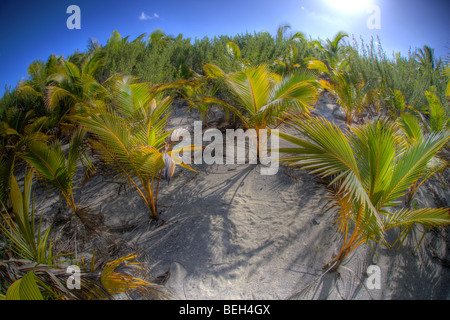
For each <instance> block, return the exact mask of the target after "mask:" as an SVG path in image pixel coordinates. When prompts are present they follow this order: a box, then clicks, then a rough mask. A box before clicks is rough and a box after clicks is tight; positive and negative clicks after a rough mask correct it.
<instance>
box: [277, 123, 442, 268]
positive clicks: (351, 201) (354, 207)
mask: <svg viewBox="0 0 450 320" xmlns="http://www.w3.org/2000/svg"><path fill="white" fill-rule="evenodd" d="M289 124H290V125H291V126H292V127H293V128H295V129H296V130H298V132H299V133H301V134H302V135H304V136H305V137H306V138H307V139H308V140H306V139H303V138H299V137H296V136H292V135H289V134H286V133H279V136H280V137H281V138H283V139H285V140H287V141H289V142H291V143H292V144H293V145H294V147H292V148H282V149H280V152H283V153H289V154H292V156H286V157H284V158H282V159H281V161H285V162H286V163H287V164H288V165H291V166H300V167H301V169H307V170H311V172H310V173H311V174H314V175H318V176H319V177H320V178H322V179H324V181H326V183H327V190H328V193H329V197H330V199H331V207H332V208H334V209H335V210H336V212H337V216H338V218H337V224H338V230H339V231H340V232H341V233H342V234H343V243H342V247H341V249H340V251H339V253H338V254H337V256H336V257H334V258H333V259H332V260H331V261H330V262H329V263H328V264H326V265H325V267H324V268H327V269H330V270H335V269H336V268H337V267H338V266H339V265H340V264H341V263H342V262H343V261H344V260H345V259H346V258H347V257H348V255H349V254H350V253H351V252H353V250H355V249H356V248H358V246H359V245H361V244H363V243H367V242H369V241H370V240H372V241H376V242H380V243H382V244H384V245H387V246H389V244H388V243H387V241H386V240H385V238H384V233H385V231H387V230H389V229H392V228H396V227H398V228H401V229H403V230H402V232H401V233H400V236H399V240H403V239H404V237H406V235H407V233H408V231H409V230H411V228H412V227H413V226H414V225H415V224H421V225H423V226H425V227H427V228H432V227H438V226H443V225H447V224H450V216H449V212H448V209H446V208H438V209H432V208H425V209H418V210H410V209H394V210H392V211H390V210H388V209H389V208H392V207H395V206H396V205H398V204H399V199H400V198H401V197H402V196H403V195H405V194H406V193H407V192H408V190H409V188H410V187H411V184H412V183H414V182H415V181H417V179H418V178H419V177H420V175H421V174H422V173H423V171H424V169H425V168H426V166H427V163H428V162H429V160H430V159H431V158H432V157H433V156H434V155H435V154H436V153H437V152H438V151H439V149H441V148H442V146H443V145H444V144H445V143H446V142H447V141H448V139H449V137H450V133H449V132H448V131H441V132H434V133H431V134H428V135H424V137H423V139H421V140H417V141H414V142H412V143H411V144H407V143H405V141H404V139H403V137H402V136H401V135H400V134H399V130H398V128H397V126H396V125H395V123H394V122H391V121H387V120H376V121H372V122H369V123H367V124H365V125H363V126H358V127H350V129H349V131H346V132H343V131H341V130H340V129H339V128H338V127H337V126H336V125H335V124H333V123H331V122H329V121H327V120H325V119H322V118H311V117H308V116H304V117H303V118H301V117H298V116H295V115H292V116H291V118H290V120H289Z"/></svg>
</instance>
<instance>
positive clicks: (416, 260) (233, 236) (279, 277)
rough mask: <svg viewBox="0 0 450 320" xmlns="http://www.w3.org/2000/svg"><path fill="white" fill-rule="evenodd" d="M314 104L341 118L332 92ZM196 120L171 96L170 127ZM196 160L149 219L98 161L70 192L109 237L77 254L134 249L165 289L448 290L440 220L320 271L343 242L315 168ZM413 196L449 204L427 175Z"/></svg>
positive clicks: (261, 292)
mask: <svg viewBox="0 0 450 320" xmlns="http://www.w3.org/2000/svg"><path fill="white" fill-rule="evenodd" d="M314 113H315V114H321V115H323V116H324V117H326V118H327V119H330V120H332V121H335V122H336V123H337V124H338V125H339V126H341V127H344V126H345V122H344V121H343V119H342V118H340V117H339V108H338V107H337V105H336V104H335V102H334V101H333V100H332V99H331V98H330V97H327V96H324V97H322V98H321V99H320V100H319V102H318V103H317V105H316V107H315V110H314ZM220 117H221V112H220V110H216V119H218V120H220ZM199 119H200V116H199V115H197V114H195V112H190V113H188V112H187V108H186V106H184V105H183V104H179V105H177V106H176V107H175V109H174V112H173V114H172V118H171V122H170V126H172V127H177V126H181V127H185V128H189V129H192V125H193V121H194V120H199ZM284 129H286V130H289V129H288V128H284ZM193 167H194V168H195V170H197V172H192V171H189V170H186V169H183V168H180V167H178V168H177V169H176V172H175V176H174V178H173V179H172V180H171V182H170V184H168V183H167V182H162V184H161V191H160V195H159V198H158V202H159V209H160V210H161V216H160V221H159V222H158V223H149V214H148V210H147V208H146V207H145V204H144V203H143V201H142V199H141V198H140V197H139V195H138V193H137V192H136V191H135V190H134V189H132V188H131V187H129V186H124V185H122V184H120V183H115V182H111V180H112V178H111V177H108V173H107V171H105V172H103V173H102V174H101V173H98V174H97V175H95V176H94V177H92V178H91V180H89V181H88V182H87V184H86V185H85V186H83V187H82V188H80V189H79V190H78V191H77V199H78V200H79V201H80V204H81V205H83V206H89V207H90V210H91V211H92V212H93V213H94V214H98V215H101V216H102V217H104V224H105V225H106V226H107V227H108V228H109V229H108V230H107V232H109V236H108V237H109V240H105V239H103V238H101V237H95V236H94V237H93V238H92V239H90V240H88V241H86V242H85V247H84V252H86V253H88V252H92V249H93V248H95V249H96V250H97V252H100V253H102V254H103V255H104V256H106V257H110V258H113V257H114V256H118V255H120V254H123V255H124V254H127V253H130V251H133V252H135V251H139V252H140V256H141V258H142V261H143V264H144V265H145V267H146V268H147V271H149V272H148V273H146V274H144V276H146V277H148V279H150V280H152V279H155V278H158V279H159V280H160V281H162V282H163V283H164V284H165V287H166V288H167V289H168V290H169V292H170V294H171V296H172V298H174V299H193V300H200V299H202V300H206V299H219V300H228V299H238V300H239V299H258V300H261V299H262V300H265V299H276V300H279V299H287V298H295V299H320V300H322V299H333V300H334V299H338V300H340V299H359V300H361V299H364V300H365V299H377V300H378V299H383V300H384V299H448V298H450V294H449V289H450V288H449V284H450V282H449V281H448V280H449V277H450V272H449V269H448V260H447V259H448V242H449V237H448V230H447V229H443V230H439V231H429V232H428V233H427V235H426V237H425V239H424V241H423V242H422V245H421V246H420V248H419V249H418V250H417V252H415V251H414V249H415V240H414V238H413V237H411V241H409V242H408V243H405V244H404V246H403V247H402V248H401V249H399V250H397V249H390V250H388V249H386V248H383V247H376V248H371V247H366V246H361V247H360V248H359V249H358V250H357V252H356V253H355V255H354V256H353V257H352V259H351V260H350V262H349V263H347V264H346V265H344V266H342V267H341V268H340V269H339V270H338V273H336V272H334V273H328V274H325V275H323V276H321V274H322V266H323V265H324V264H325V263H326V262H328V261H329V260H330V259H331V258H332V256H333V254H334V253H335V252H336V250H338V249H339V244H340V242H339V236H338V234H337V233H336V228H335V225H334V224H333V223H334V217H333V215H332V213H331V212H326V210H325V208H326V207H325V204H326V202H325V200H326V199H325V194H326V193H325V191H324V189H323V188H322V187H320V186H319V185H318V184H316V183H315V181H314V178H313V177H312V176H310V175H308V174H307V173H306V172H299V171H295V170H293V169H291V168H286V167H281V168H280V169H279V171H278V173H277V174H275V175H261V166H260V165H253V164H239V165H238V164H228V165H225V164H224V165H219V164H213V165H206V164H199V165H194V166H193ZM36 190H38V193H39V194H38V200H37V208H38V210H39V211H38V212H41V213H46V216H47V217H48V219H47V220H48V221H51V218H50V217H53V216H54V213H55V211H56V210H57V208H58V199H57V198H56V197H54V196H50V197H44V194H43V193H42V188H40V187H37V188H36ZM417 199H418V200H417V205H418V206H436V204H437V203H438V202H439V201H440V203H444V205H446V206H448V205H449V201H450V194H449V190H448V189H442V187H441V185H440V184H439V182H436V181H431V182H430V183H427V184H424V185H423V186H422V187H421V189H420V191H419V194H418V196H417ZM54 228H55V230H56V228H58V225H55V227H54ZM392 236H393V235H392ZM417 237H420V234H419V235H418V236H417ZM79 238H80V239H79V245H80V246H81V235H79ZM111 239H113V240H111ZM416 240H417V239H416ZM111 243H113V244H114V245H113V246H112V245H111ZM374 249H375V251H374ZM80 251H81V249H80ZM375 252H376V254H375ZM79 255H80V256H81V255H82V253H81V252H80V253H79ZM98 256H100V254H99V255H98ZM99 259H100V258H99ZM105 259H106V258H105ZM370 265H376V266H378V267H379V271H380V272H381V273H380V280H381V283H380V288H379V289H377V288H373V289H369V288H367V286H366V280H367V276H368V275H367V274H366V271H367V268H368V267H369V266H370ZM302 289H303V290H302ZM299 291H301V292H302V294H300V295H295V293H296V292H299Z"/></svg>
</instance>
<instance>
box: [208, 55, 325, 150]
mask: <svg viewBox="0 0 450 320" xmlns="http://www.w3.org/2000/svg"><path fill="white" fill-rule="evenodd" d="M204 69H205V72H206V74H207V76H209V77H212V78H219V79H221V80H222V81H224V83H225V84H226V85H227V87H228V88H229V89H230V90H231V92H232V93H233V94H234V95H235V97H236V99H237V100H238V102H239V105H237V106H232V105H230V104H228V103H226V102H224V101H222V100H220V99H217V98H214V97H205V98H204V101H206V102H210V103H217V104H220V105H224V106H225V107H227V108H228V109H230V110H231V111H232V112H234V114H236V116H238V117H239V118H240V120H241V121H242V123H243V124H244V126H245V127H246V128H248V129H254V130H255V134H254V136H253V139H254V142H255V145H256V146H257V152H258V153H257V154H258V159H259V155H260V152H261V150H262V148H263V146H264V143H265V141H261V140H260V130H261V129H268V128H270V127H273V125H274V124H276V122H277V117H282V115H283V114H284V113H285V112H286V111H287V110H293V111H296V112H309V111H310V109H311V108H312V107H311V104H314V103H315V101H316V100H317V98H318V94H319V88H320V86H319V83H318V82H317V80H316V76H315V75H314V74H313V73H312V72H308V71H304V70H302V71H300V72H296V73H291V74H289V75H286V76H284V77H282V76H280V75H278V74H275V73H271V72H270V71H269V68H268V67H267V66H266V65H260V66H256V67H250V68H247V69H244V70H243V71H238V72H233V73H229V74H225V73H224V72H223V71H222V70H221V69H220V68H219V67H217V66H215V65H212V64H206V65H205V66H204Z"/></svg>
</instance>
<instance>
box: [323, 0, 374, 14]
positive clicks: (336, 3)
mask: <svg viewBox="0 0 450 320" xmlns="http://www.w3.org/2000/svg"><path fill="white" fill-rule="evenodd" d="M327 2H328V3H329V4H330V5H331V6H333V7H334V8H336V9H339V10H341V11H345V12H358V11H362V10H364V9H366V8H367V7H368V5H369V4H370V2H371V0H327Z"/></svg>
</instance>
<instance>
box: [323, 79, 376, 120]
mask: <svg viewBox="0 0 450 320" xmlns="http://www.w3.org/2000/svg"><path fill="white" fill-rule="evenodd" d="M320 82H321V84H322V85H323V87H324V88H325V89H327V90H328V91H330V93H331V94H332V95H333V96H334V97H335V98H336V99H337V102H338V103H339V105H340V106H341V107H342V108H343V109H344V111H345V115H346V119H347V125H348V126H350V125H351V124H352V122H353V120H354V117H355V116H356V115H357V114H360V113H361V112H362V111H363V109H364V108H365V107H366V106H367V104H368V103H369V100H368V99H369V90H370V87H369V86H368V85H367V84H365V83H364V82H363V81H360V80H359V79H357V77H355V76H353V75H351V74H350V73H347V72H338V71H332V72H331V81H329V82H328V81H326V80H321V81H320Z"/></svg>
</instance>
